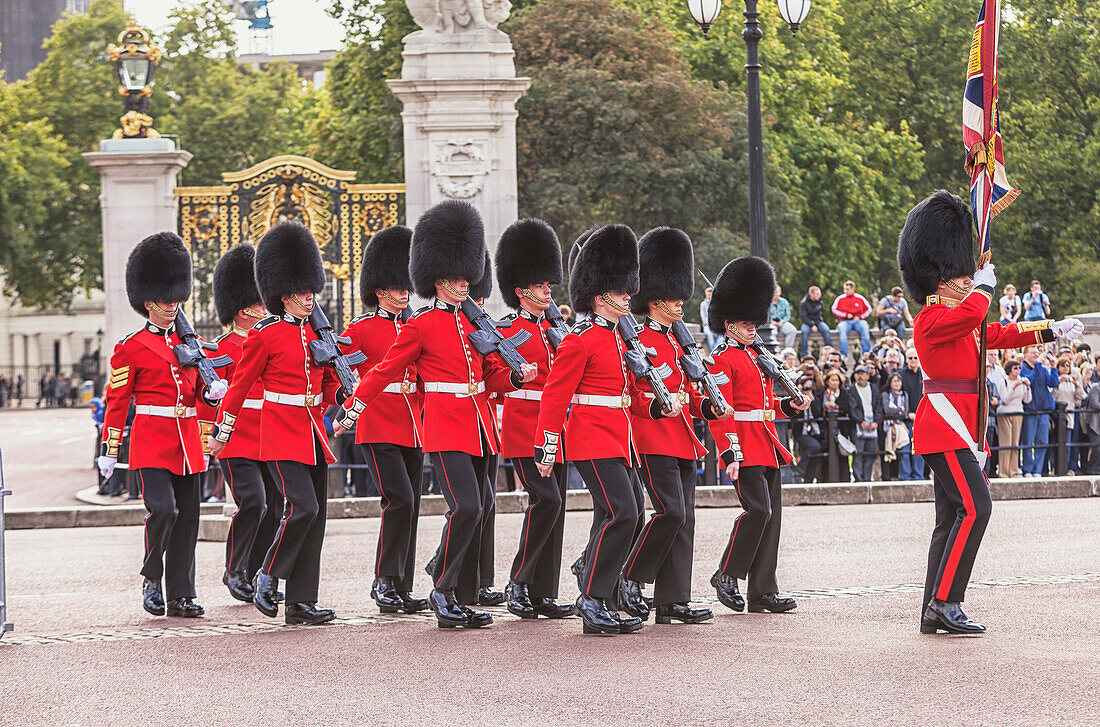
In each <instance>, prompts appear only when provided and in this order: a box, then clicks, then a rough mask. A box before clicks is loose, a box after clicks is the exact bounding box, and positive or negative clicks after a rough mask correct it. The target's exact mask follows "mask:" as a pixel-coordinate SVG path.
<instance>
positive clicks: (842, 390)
mask: <svg viewBox="0 0 1100 727" xmlns="http://www.w3.org/2000/svg"><path fill="white" fill-rule="evenodd" d="M810 411H812V412H813V415H814V418H815V419H824V418H825V415H826V414H827V413H828V412H830V411H836V412H837V413H838V414H839V415H840V417H841V418H842V419H844V420H845V421H842V422H839V424H838V427H839V432H840V434H843V435H844V436H845V437H847V438H848V439H851V438H852V434H853V432H852V400H851V397H850V395H849V393H848V389H847V388H846V387H845V386H844V375H843V374H841V373H840V371H838V370H836V369H830V370H829V371H827V372H825V388H824V389H823V390H822V391H821V392H820V393H819V394H818V395H817V396H815V397H814V403H813V405H812V406H811V407H810ZM822 432H823V434H822V449H827V448H828V446H829V445H828V442H827V441H825V440H824V437H825V436H828V435H827V432H828V427H827V426H823V427H822ZM838 449H839V446H838ZM850 480H851V475H850V470H849V468H848V454H847V453H846V452H843V451H841V452H840V478H839V480H838V482H849V481H850Z"/></svg>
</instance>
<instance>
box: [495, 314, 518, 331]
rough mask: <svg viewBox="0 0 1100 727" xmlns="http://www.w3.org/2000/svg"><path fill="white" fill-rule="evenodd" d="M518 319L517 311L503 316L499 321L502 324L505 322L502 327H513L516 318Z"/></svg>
mask: <svg viewBox="0 0 1100 727" xmlns="http://www.w3.org/2000/svg"><path fill="white" fill-rule="evenodd" d="M518 319H519V316H518V315H516V314H515V313H509V314H508V315H506V316H504V317H503V318H501V319H500V320H499V321H497V322H498V323H501V324H504V325H501V326H500V327H501V328H511V327H512V324H513V323H515V322H516V320H518Z"/></svg>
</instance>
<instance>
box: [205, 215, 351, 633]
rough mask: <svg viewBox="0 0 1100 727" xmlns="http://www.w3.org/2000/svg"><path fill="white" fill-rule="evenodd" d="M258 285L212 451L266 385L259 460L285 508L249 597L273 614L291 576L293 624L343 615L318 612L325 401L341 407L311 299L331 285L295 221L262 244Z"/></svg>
mask: <svg viewBox="0 0 1100 727" xmlns="http://www.w3.org/2000/svg"><path fill="white" fill-rule="evenodd" d="M255 271H256V287H257V288H258V289H259V291H260V296H261V297H262V299H263V302H264V305H266V306H267V310H268V311H269V312H271V313H272V314H273V315H271V316H269V317H267V318H264V319H263V320H262V321H260V322H259V323H257V324H256V326H255V327H254V328H253V329H252V330H251V331H249V333H248V338H247V339H246V340H245V343H244V349H243V354H242V358H241V361H240V362H239V363H238V364H237V368H236V371H235V372H234V373H233V382H232V384H231V386H230V387H229V393H228V394H226V397H225V400H224V401H223V402H222V406H221V409H220V411H219V414H218V422H217V426H216V427H215V431H216V433H215V434H214V442H213V445H212V449H213V451H214V455H215V456H220V455H221V453H222V452H223V450H224V449H225V448H226V446H228V445H231V444H232V443H233V441H234V439H235V438H236V433H237V422H238V421H239V419H240V418H241V416H242V413H243V412H245V411H246V410H245V408H244V406H245V401H246V400H248V399H249V398H250V397H252V396H253V391H254V389H253V387H254V386H255V384H256V383H257V382H258V381H259V382H262V383H263V392H264V394H263V396H264V404H263V408H262V409H261V410H260V451H259V459H260V460H262V461H263V462H265V463H266V464H267V468H268V470H269V472H270V473H271V476H272V477H273V478H274V479H275V481H276V482H277V483H278V485H279V490H280V491H281V492H282V495H283V497H284V498H285V499H286V508H285V510H284V511H283V517H282V520H281V521H280V523H279V528H278V530H277V531H276V533H275V539H274V542H273V543H272V545H271V547H270V548H269V549H268V551H267V555H266V556H265V558H264V562H263V566H262V568H261V569H260V570H259V571H258V572H257V573H256V577H255V579H254V580H253V584H252V586H253V591H254V593H253V596H252V603H253V604H255V606H256V608H257V609H258V610H259V611H260V612H261V613H263V614H264V615H266V616H275V615H276V614H278V612H279V607H278V603H277V601H276V600H275V599H276V597H275V579H277V578H279V579H284V580H285V581H286V614H285V617H286V622H287V623H289V624H319V623H325V622H327V621H331V620H332V619H334V618H335V617H336V614H335V613H334V612H333V611H332V610H331V609H327V608H317V590H318V582H319V580H320V574H321V545H322V543H323V541H324V538H325V516H326V509H327V504H328V497H327V490H326V485H327V482H326V480H327V474H328V464H329V463H332V462H335V461H336V458H335V457H333V455H332V452H331V451H330V450H329V447H328V442H327V441H326V436H325V424H324V420H323V418H322V415H323V408H324V404H326V403H330V404H331V403H337V402H336V399H337V392H338V390H339V388H340V383H339V381H338V380H337V379H336V376H335V374H334V373H333V371H332V369H331V368H322V367H319V366H317V365H315V364H314V362H313V358H312V356H311V354H310V351H309V342H310V341H314V340H317V338H318V337H317V334H316V333H315V332H314V331H313V328H312V327H311V326H310V325H309V321H308V318H309V314H310V312H311V311H312V310H313V306H314V305H316V301H315V300H314V296H315V295H316V294H317V293H319V292H321V291H322V290H323V289H324V287H325V274H324V268H323V267H322V266H321V253H320V250H318V248H317V243H316V241H315V240H314V239H313V235H312V234H310V232H309V230H308V229H307V228H306V227H304V226H303V225H301V224H299V223H297V222H289V221H287V222H280V223H279V224H277V225H275V226H274V227H272V228H271V229H270V230H268V232H267V233H266V234H265V235H264V236H263V238H262V239H261V240H260V243H259V245H257V246H256V256H255Z"/></svg>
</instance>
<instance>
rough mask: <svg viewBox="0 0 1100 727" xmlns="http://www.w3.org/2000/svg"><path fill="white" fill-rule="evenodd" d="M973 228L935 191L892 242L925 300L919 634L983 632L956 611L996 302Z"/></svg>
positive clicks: (976, 492)
mask: <svg viewBox="0 0 1100 727" xmlns="http://www.w3.org/2000/svg"><path fill="white" fill-rule="evenodd" d="M973 240H974V224H973V221H972V218H971V216H970V210H969V209H968V208H967V205H966V203H964V202H963V201H962V200H961V199H960V198H958V197H956V196H955V195H953V194H951V193H949V192H946V191H943V190H940V191H938V192H936V193H934V194H933V195H931V196H930V197H928V198H927V199H925V200H924V201H923V202H921V203H920V204H918V205H917V206H916V207H914V208H913V209H912V210H910V212H909V216H908V217H907V218H906V220H905V227H904V228H902V231H901V236H900V238H899V239H898V267H899V268H900V269H901V277H902V281H903V282H904V283H905V287H906V288H907V289H908V290H909V295H910V296H911V297H912V299H913V300H923V301H924V302H925V307H924V308H922V309H921V311H920V313H918V314H917V316H916V317H915V319H914V321H913V341H914V344H913V345H914V346H915V347H916V349H917V356H918V357H919V358H920V366H921V373H922V374H923V376H924V398H923V399H921V402H920V406H918V407H917V418H916V421H915V422H914V423H913V453H914V454H919V455H921V456H923V457H924V460H925V461H926V462H928V465H929V466H930V467H931V468H932V475H933V477H932V484H933V490H934V493H935V500H936V526H935V529H934V530H933V531H932V542H931V545H930V546H929V549H928V572H927V575H926V577H925V581H924V601H923V602H922V604H921V609H922V614H923V615H922V617H921V626H920V630H921V633H927V634H934V633H936V631H937V630H942V631H947V632H949V633H962V634H973V633H982V632H984V631H985V627H984V626H983V625H981V624H980V623H977V622H976V621H973V620H972V619H970V618H969V617H968V616H967V615H966V613H964V612H963V610H962V601H963V596H964V595H965V593H966V584H967V582H968V581H969V580H970V572H971V569H972V568H973V567H974V558H975V556H976V555H977V553H978V545H979V544H980V543H981V540H982V535H983V534H984V533H985V527H986V524H987V523H988V522H989V514H990V510H991V509H992V501H991V499H990V496H989V483H988V481H987V480H986V478H985V474H984V472H983V471H982V467H983V465H984V464H985V459H986V457H987V456H988V451H987V450H984V449H979V448H978V445H977V440H978V437H977V425H978V417H977V413H978V363H979V362H978V359H979V355H978V329H979V326H981V325H982V324H983V323H984V322H985V319H986V315H987V314H988V312H989V305H990V303H992V302H993V295H994V290H995V289H996V287H997V278H996V276H995V274H994V270H993V266H992V265H986V266H985V267H984V268H982V269H981V270H978V271H977V272H975V271H974V242H973ZM1083 328H1084V327H1083V326H1082V324H1081V323H1080V322H1079V321H1077V320H1075V319H1072V318H1070V319H1067V320H1064V321H1058V322H1054V321H1049V320H1046V321H1020V322H1018V323H1012V324H1009V325H1007V326H1002V325H1001V324H1000V323H990V324H988V325H986V340H987V345H988V347H989V348H990V349H997V348H1018V347H1021V346H1028V345H1033V344H1037V343H1047V342H1050V341H1053V340H1054V338H1055V337H1056V336H1060V337H1065V338H1071V339H1072V338H1075V337H1076V336H1078V335H1080V333H1081V331H1082V330H1083Z"/></svg>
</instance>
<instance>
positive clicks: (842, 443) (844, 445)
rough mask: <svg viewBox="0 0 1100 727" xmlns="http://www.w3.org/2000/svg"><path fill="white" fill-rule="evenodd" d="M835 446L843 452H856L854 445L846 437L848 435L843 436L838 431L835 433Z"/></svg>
mask: <svg viewBox="0 0 1100 727" xmlns="http://www.w3.org/2000/svg"><path fill="white" fill-rule="evenodd" d="M836 446H837V447H839V448H840V451H841V452H843V453H844V454H855V453H856V445H855V444H854V443H853V442H852V440H851V439H848V437H846V436H844V435H843V434H841V433H840V432H837V433H836Z"/></svg>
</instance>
